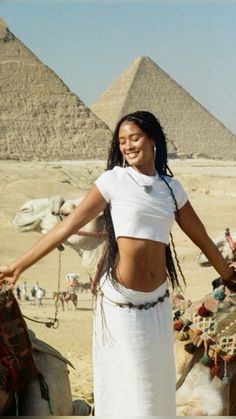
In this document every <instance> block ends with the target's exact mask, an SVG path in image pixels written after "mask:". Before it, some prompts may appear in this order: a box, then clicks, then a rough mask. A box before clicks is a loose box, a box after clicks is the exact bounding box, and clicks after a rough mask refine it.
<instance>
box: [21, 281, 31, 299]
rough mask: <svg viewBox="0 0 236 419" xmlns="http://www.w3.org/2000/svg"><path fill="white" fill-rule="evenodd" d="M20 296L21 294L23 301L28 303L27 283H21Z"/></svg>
mask: <svg viewBox="0 0 236 419" xmlns="http://www.w3.org/2000/svg"><path fill="white" fill-rule="evenodd" d="M22 294H23V298H24V300H25V301H29V295H28V285H27V281H24V282H23V286H22Z"/></svg>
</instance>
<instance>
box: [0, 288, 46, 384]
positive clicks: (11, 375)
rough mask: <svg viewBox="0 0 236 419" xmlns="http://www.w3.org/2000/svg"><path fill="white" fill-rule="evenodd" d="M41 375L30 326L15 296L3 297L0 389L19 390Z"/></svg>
mask: <svg viewBox="0 0 236 419" xmlns="http://www.w3.org/2000/svg"><path fill="white" fill-rule="evenodd" d="M37 375H38V371H37V368H36V366H35V363H34V359H33V351H32V345H31V342H30V339H29V335H28V329H27V325H26V323H25V320H24V318H23V316H22V313H21V311H20V308H19V305H18V303H17V301H16V299H15V297H14V295H13V293H12V291H7V292H4V293H2V294H0V387H2V388H3V389H4V390H6V391H8V392H10V391H16V392H18V391H20V390H21V389H22V388H23V387H24V386H25V385H27V384H28V383H29V382H30V381H31V380H32V379H33V378H35V377H36V376H37Z"/></svg>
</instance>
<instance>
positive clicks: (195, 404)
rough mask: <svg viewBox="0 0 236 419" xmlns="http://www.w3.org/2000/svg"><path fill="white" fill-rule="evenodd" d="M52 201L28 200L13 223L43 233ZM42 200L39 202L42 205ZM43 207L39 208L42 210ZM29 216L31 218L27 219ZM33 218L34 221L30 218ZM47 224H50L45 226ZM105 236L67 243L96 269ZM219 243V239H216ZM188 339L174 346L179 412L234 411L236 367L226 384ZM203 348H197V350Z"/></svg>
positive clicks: (63, 208) (69, 205)
mask: <svg viewBox="0 0 236 419" xmlns="http://www.w3.org/2000/svg"><path fill="white" fill-rule="evenodd" d="M52 202H54V203H55V202H60V200H58V199H57V200H56V199H55V197H53V199H52V198H51V199H44V200H31V201H29V202H27V203H26V204H25V205H24V206H23V207H22V208H21V210H20V212H19V213H18V214H17V215H16V217H15V218H14V221H13V223H14V225H15V226H16V227H17V229H18V230H19V231H35V230H36V231H39V232H41V233H44V232H45V230H46V231H48V230H49V229H50V228H52V227H53V225H55V222H56V221H55V218H54V217H53V216H52V214H51V211H52V205H51V203H52ZM78 203H79V201H76V200H75V201H72V200H71V201H66V202H65V201H63V199H61V204H60V205H58V204H57V206H58V208H57V211H58V212H59V213H60V214H61V215H67V214H69V213H70V211H71V210H72V209H73V208H74V207H75V206H76V205H78ZM39 204H40V205H39ZM39 207H40V210H39ZM27 220H28V221H27ZM29 220H32V221H29ZM45 225H47V228H45ZM103 228H104V220H103V217H102V215H100V216H99V217H98V218H97V219H95V220H93V222H91V223H89V224H87V226H86V229H87V230H88V231H98V230H99V231H101V230H102V229H103ZM104 241H105V238H104V237H96V238H91V237H89V238H87V237H80V236H77V235H73V236H71V237H70V238H69V239H68V243H65V244H69V245H71V246H72V247H73V249H75V250H76V252H77V253H78V254H79V255H80V256H81V257H82V262H83V264H84V266H85V267H86V268H87V271H88V272H90V273H91V272H94V270H95V268H94V267H95V266H96V265H97V263H98V260H99V258H100V256H101V254H102V250H101V249H102V247H103V244H104ZM216 244H217V245H218V242H217V243H216ZM185 343H186V342H182V341H179V340H178V339H175V343H174V350H175V360H176V376H177V391H176V403H177V414H178V415H179V416H211V415H215V416H220V415H223V414H225V412H226V414H235V413H236V406H235V405H234V404H233V402H232V400H233V398H232V397H231V399H230V398H229V392H230V394H233V393H234V392H235V384H236V383H235V381H236V379H235V377H236V374H235V372H236V371H234V369H232V371H231V375H232V377H231V383H232V384H231V385H230V388H229V386H226V385H225V384H224V383H222V381H221V380H220V379H218V378H217V377H214V379H212V378H211V376H210V372H209V371H210V370H209V368H208V367H206V366H204V365H202V364H200V363H199V362H197V361H198V360H199V355H198V356H196V354H194V355H192V354H189V353H187V352H186V351H185V350H184V344H185ZM201 350H202V349H200V348H199V349H198V350H197V352H196V353H197V354H199V351H201Z"/></svg>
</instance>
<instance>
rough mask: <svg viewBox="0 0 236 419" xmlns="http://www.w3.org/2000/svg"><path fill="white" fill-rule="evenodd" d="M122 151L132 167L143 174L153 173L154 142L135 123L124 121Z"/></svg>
mask: <svg viewBox="0 0 236 419" xmlns="http://www.w3.org/2000/svg"><path fill="white" fill-rule="evenodd" d="M118 137H119V146H120V151H121V153H122V155H123V157H124V159H125V160H126V161H127V163H128V164H129V165H130V166H133V167H134V168H136V169H137V170H139V171H141V172H147V171H153V170H154V169H155V164H154V151H153V150H154V144H155V143H154V140H153V139H152V138H150V137H149V136H148V135H147V134H146V133H145V132H144V131H143V130H142V129H141V128H139V126H138V125H136V124H135V123H134V122H130V121H124V122H123V123H122V124H121V126H120V129H119V133H118Z"/></svg>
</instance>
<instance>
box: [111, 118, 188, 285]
mask: <svg viewBox="0 0 236 419" xmlns="http://www.w3.org/2000/svg"><path fill="white" fill-rule="evenodd" d="M126 121H127V122H133V123H135V124H136V125H138V126H139V128H141V129H142V131H144V132H145V133H146V134H147V135H148V136H149V137H150V138H152V139H153V140H154V141H155V146H156V155H155V168H156V170H157V173H158V174H159V176H160V178H161V179H162V180H163V182H165V184H166V185H167V187H168V188H169V190H170V193H171V196H172V198H173V200H174V204H175V209H176V214H177V217H179V213H178V205H177V201H176V198H175V196H174V193H173V191H172V189H171V187H170V185H169V183H168V182H167V180H166V179H165V177H166V176H169V177H173V173H172V172H171V170H170V168H169V167H168V164H167V145H166V136H165V134H164V131H163V129H162V127H161V125H160V123H159V121H158V119H157V118H156V117H155V116H154V115H153V114H152V113H151V112H147V111H137V112H133V113H130V114H127V115H125V116H123V117H122V118H121V119H120V121H119V122H118V124H117V126H116V128H115V131H114V134H113V138H112V142H111V147H110V151H109V154H108V160H107V168H106V170H110V169H113V167H114V166H121V167H122V166H123V155H122V153H121V151H120V147H119V129H120V126H121V124H122V123H123V122H126ZM104 217H105V221H106V229H107V231H108V260H107V273H109V272H111V273H112V276H111V279H112V280H113V281H116V279H115V278H116V276H115V267H116V261H117V254H118V246H117V242H116V238H115V232H114V228H113V223H112V218H111V212H110V206H109V205H107V207H106V208H105V210H104ZM170 238H171V245H172V248H173V252H174V256H175V263H176V265H177V267H178V271H179V273H180V274H181V277H182V279H183V282H184V284H186V281H185V278H184V275H183V272H182V270H181V267H180V263H179V260H178V257H177V253H176V249H175V245H174V241H173V236H172V234H170ZM175 263H174V259H173V256H172V251H171V247H170V245H169V244H168V245H167V246H166V272H167V277H168V279H169V280H170V281H171V284H172V288H173V289H175V288H180V289H181V285H180V283H179V278H178V274H177V270H176V267H175Z"/></svg>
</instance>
